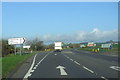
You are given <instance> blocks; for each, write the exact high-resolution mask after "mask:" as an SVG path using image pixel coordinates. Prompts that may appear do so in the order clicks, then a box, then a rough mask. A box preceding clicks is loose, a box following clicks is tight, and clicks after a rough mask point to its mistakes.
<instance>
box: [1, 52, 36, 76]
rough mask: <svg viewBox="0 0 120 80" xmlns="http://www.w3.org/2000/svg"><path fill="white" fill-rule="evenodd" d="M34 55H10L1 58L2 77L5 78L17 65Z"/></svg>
mask: <svg viewBox="0 0 120 80" xmlns="http://www.w3.org/2000/svg"><path fill="white" fill-rule="evenodd" d="M34 54H35V53H31V54H24V55H22V56H20V55H14V54H10V55H8V56H6V57H3V58H2V77H3V78H5V77H6V76H7V75H8V74H9V73H10V72H11V71H12V70H14V69H15V68H16V67H17V65H19V64H20V63H22V62H23V61H25V60H26V59H28V58H29V57H31V56H32V55H34Z"/></svg>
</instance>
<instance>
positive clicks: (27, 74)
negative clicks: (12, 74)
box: [24, 54, 37, 78]
mask: <svg viewBox="0 0 120 80" xmlns="http://www.w3.org/2000/svg"><path fill="white" fill-rule="evenodd" d="M36 56H37V54H36V55H35V56H34V59H33V62H32V65H31V67H30V69H29V70H28V72H27V73H26V75H25V76H24V78H28V77H29V76H31V73H30V72H31V71H32V68H33V66H34V64H35V58H36Z"/></svg>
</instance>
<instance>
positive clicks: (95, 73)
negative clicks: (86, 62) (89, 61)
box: [65, 55, 108, 80]
mask: <svg viewBox="0 0 120 80" xmlns="http://www.w3.org/2000/svg"><path fill="white" fill-rule="evenodd" d="M65 57H66V58H68V59H70V60H71V61H73V59H71V58H69V57H68V56H66V55H65ZM74 63H76V64H77V65H81V64H80V63H78V62H77V61H74ZM81 66H82V65H81ZM82 67H83V68H84V69H86V70H87V71H89V72H91V73H94V74H96V75H98V74H97V73H95V72H94V71H92V70H90V69H89V68H87V67H85V66H82ZM101 78H102V79H105V80H108V79H107V78H105V77H103V76H102V77H101Z"/></svg>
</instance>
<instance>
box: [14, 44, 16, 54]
mask: <svg viewBox="0 0 120 80" xmlns="http://www.w3.org/2000/svg"><path fill="white" fill-rule="evenodd" d="M14 48H15V55H16V45H14Z"/></svg>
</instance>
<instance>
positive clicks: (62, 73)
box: [56, 66, 67, 75]
mask: <svg viewBox="0 0 120 80" xmlns="http://www.w3.org/2000/svg"><path fill="white" fill-rule="evenodd" d="M56 68H57V69H60V75H67V73H66V72H65V70H64V69H65V67H63V66H58V67H56Z"/></svg>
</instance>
